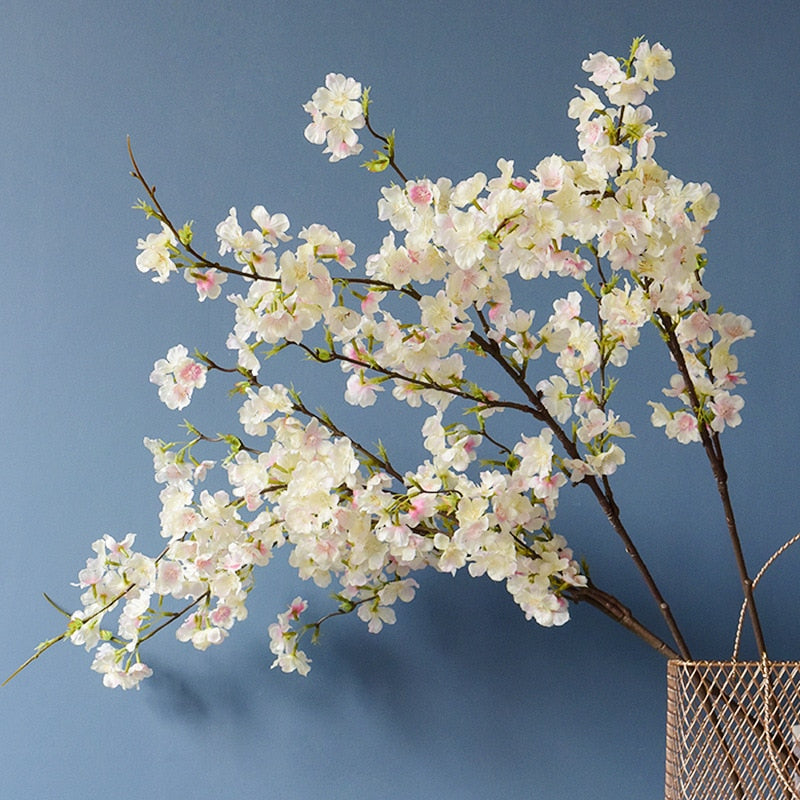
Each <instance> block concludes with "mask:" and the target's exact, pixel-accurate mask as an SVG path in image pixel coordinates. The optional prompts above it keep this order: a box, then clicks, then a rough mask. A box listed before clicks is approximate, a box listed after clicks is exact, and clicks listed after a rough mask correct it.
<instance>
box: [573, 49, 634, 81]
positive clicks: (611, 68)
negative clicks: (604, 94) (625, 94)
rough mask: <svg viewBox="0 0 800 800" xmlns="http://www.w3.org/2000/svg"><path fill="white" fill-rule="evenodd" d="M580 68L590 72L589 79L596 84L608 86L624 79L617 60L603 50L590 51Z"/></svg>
mask: <svg viewBox="0 0 800 800" xmlns="http://www.w3.org/2000/svg"><path fill="white" fill-rule="evenodd" d="M581 69H583V71H584V72H589V73H591V74H590V76H589V80H590V81H591V82H592V83H594V84H596V85H597V86H609V85H611V84H612V83H618V82H620V81H623V80H625V73H624V72H623V71H622V69H621V67H620V65H619V61H617V59H616V58H614V57H613V56H609V55H606V54H605V53H603V52H599V53H590V54H589V58H587V59H586V60H585V61H583V63H582V64H581Z"/></svg>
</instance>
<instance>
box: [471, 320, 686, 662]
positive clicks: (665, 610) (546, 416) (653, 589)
mask: <svg viewBox="0 0 800 800" xmlns="http://www.w3.org/2000/svg"><path fill="white" fill-rule="evenodd" d="M472 338H473V340H474V341H475V342H476V343H477V344H479V346H480V347H481V348H482V349H483V350H484V352H486V353H487V355H489V356H491V357H492V358H493V359H494V360H495V361H496V362H497V363H498V364H499V365H500V367H501V368H502V369H503V370H504V372H506V374H507V375H509V377H510V378H511V379H512V380H513V381H514V383H515V384H516V385H517V386H518V387H519V388H520V390H521V391H522V392H523V394H524V395H525V397H526V398H527V399H528V401H529V403H530V406H531V407H532V409H533V410H534V411H535V416H536V418H537V419H540V420H542V421H543V422H544V423H545V424H546V425H547V426H548V427H549V428H550V430H552V431H553V433H554V434H555V436H556V438H557V439H558V441H559V442H560V444H561V446H562V447H563V448H564V451H565V452H566V453H567V455H568V456H569V457H570V458H573V459H578V460H580V459H581V454H580V452H579V451H578V448H577V447H576V445H575V443H574V441H573V440H572V438H571V437H570V436H568V435H567V433H566V431H564V429H563V428H562V427H561V425H559V424H558V422H557V421H556V420H555V419H554V418H553V416H552V415H551V414H550V412H549V411H548V410H547V409H546V408H545V406H544V404H543V403H542V400H541V397H540V396H539V394H538V393H537V392H536V391H534V389H533V388H532V387H531V386H530V385H529V384H528V382H527V381H526V380H525V379H524V376H523V375H522V374H521V371H520V370H519V369H518V368H515V367H514V366H513V365H512V364H510V363H509V361H508V359H506V358H505V357H504V356H503V354H502V352H501V351H500V348H499V346H498V345H497V343H496V342H493V341H491V340H490V339H484V338H483V337H481V336H480V335H479V334H477V333H475V332H474V331H473V334H472ZM582 482H583V483H585V484H586V485H587V486H588V487H589V488H590V490H591V491H592V493H593V494H594V496H595V498H596V499H597V502H598V503H599V504H600V507H601V508H602V510H603V512H604V513H605V515H606V518H607V519H608V521H609V523H610V524H611V527H612V528H613V529H614V531H615V532H616V533H617V535H618V536H619V537H620V539H621V540H622V542H623V544H624V546H625V551H626V552H627V553H628V555H629V556H630V557H631V559H632V560H633V562H634V564H635V565H636V568H637V569H638V571H639V573H640V574H641V576H642V578H643V579H644V582H645V585H646V586H647V589H648V591H649V592H650V594H651V596H652V597H653V599H654V600H655V602H656V604H657V605H658V608H659V610H660V612H661V615H662V617H663V618H664V621H665V622H666V624H667V627H668V628H669V631H670V634H671V635H672V638H673V640H674V642H675V645H676V647H677V648H678V651H679V652H680V654H681V657H682V658H684V659H685V660H690V659H691V652H690V651H689V647H688V645H687V644H686V641H685V640H684V638H683V634H682V633H681V631H680V628H679V627H678V623H677V622H676V621H675V618H674V616H673V615H672V610H671V609H670V606H669V604H668V603H667V601H666V600H665V599H664V596H663V594H662V593H661V590H660V589H659V587H658V584H657V583H656V581H655V578H654V577H653V575H652V573H651V572H650V569H649V568H648V567H647V564H646V563H645V561H644V559H643V558H642V556H641V554H640V553H639V550H638V548H637V547H636V546H635V544H634V543H633V539H631V536H630V534H629V533H628V531H627V529H626V528H625V525H624V524H623V523H622V519H621V517H620V510H619V508H618V507H617V504H616V502H614V498H613V495H612V493H611V492H610V487H609V491H608V493H606V492H605V491H603V489H602V488H601V486H600V484H599V483H598V481H597V479H596V478H595V476H593V475H586V476H585V477H584V479H583V481H582ZM606 485H608V484H606ZM631 630H632V629H631ZM656 649H657V650H659V652H662V654H664V652H665V651H663V649H660V647H656Z"/></svg>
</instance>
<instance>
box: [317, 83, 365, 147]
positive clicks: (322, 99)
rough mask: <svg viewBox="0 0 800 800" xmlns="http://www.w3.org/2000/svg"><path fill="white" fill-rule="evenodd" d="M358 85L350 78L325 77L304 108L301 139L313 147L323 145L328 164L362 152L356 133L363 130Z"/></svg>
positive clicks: (362, 114)
mask: <svg viewBox="0 0 800 800" xmlns="http://www.w3.org/2000/svg"><path fill="white" fill-rule="evenodd" d="M361 94H362V93H361V84H360V83H359V82H358V81H356V80H354V79H353V78H346V77H345V76H344V75H340V74H337V73H333V72H331V73H329V74H328V75H327V76H326V77H325V86H320V87H319V89H317V90H316V91H315V92H314V94H313V95H312V97H311V100H309V101H308V102H307V103H306V104H305V105H304V106H303V110H304V111H307V112H308V113H309V114H310V115H311V122H310V123H309V124H308V126H307V127H306V129H305V137H306V139H308V141H309V142H312V143H313V144H325V145H326V147H325V150H324V151H323V152H324V153H330V159H329V160H330V161H341V159H343V158H347V157H348V156H353V155H358V153H360V152H361V150H362V149H363V146H362V145H361V144H359V141H358V134H357V133H356V131H357V130H358V129H359V128H363V127H364V122H365V120H364V113H363V107H362V104H361Z"/></svg>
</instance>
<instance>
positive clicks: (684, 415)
mask: <svg viewBox="0 0 800 800" xmlns="http://www.w3.org/2000/svg"><path fill="white" fill-rule="evenodd" d="M666 433H667V436H669V438H670V439H677V440H678V441H679V442H680V443H681V444H688V443H689V442H699V441H700V431H699V430H698V427H697V419H696V418H695V416H694V414H690V413H689V412H688V411H678V412H677V413H676V414H675V415H674V416H673V417H672V419H671V420H670V421H669V422H667V424H666Z"/></svg>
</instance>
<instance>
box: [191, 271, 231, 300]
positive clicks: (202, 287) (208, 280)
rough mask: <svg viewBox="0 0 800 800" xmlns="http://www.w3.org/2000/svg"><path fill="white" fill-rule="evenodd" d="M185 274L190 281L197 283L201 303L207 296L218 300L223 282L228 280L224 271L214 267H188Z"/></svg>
mask: <svg viewBox="0 0 800 800" xmlns="http://www.w3.org/2000/svg"><path fill="white" fill-rule="evenodd" d="M183 276H184V277H185V278H186V280H187V281H189V283H193V284H194V285H195V288H196V289H197V296H198V299H199V300H200V302H201V303H202V302H203V301H204V300H205V299H206V298H208V299H209V300H216V299H217V298H218V297H219V296H220V293H221V292H222V284H223V283H225V281H227V280H228V276H227V275H226V274H225V273H224V272H220V271H219V270H216V269H213V268H212V269H207V270H205V271H200V270H192V269H187V270H185V271H184V273H183Z"/></svg>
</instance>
